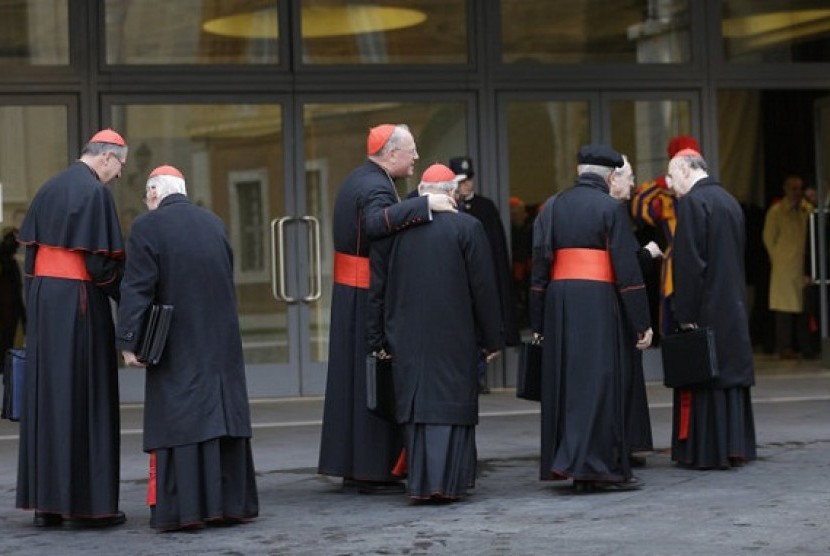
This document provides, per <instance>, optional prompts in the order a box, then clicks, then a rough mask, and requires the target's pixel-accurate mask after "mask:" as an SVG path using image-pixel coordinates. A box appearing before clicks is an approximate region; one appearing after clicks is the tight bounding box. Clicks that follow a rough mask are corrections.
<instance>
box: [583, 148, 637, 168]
mask: <svg viewBox="0 0 830 556" xmlns="http://www.w3.org/2000/svg"><path fill="white" fill-rule="evenodd" d="M577 160H578V162H579V164H591V165H593V166H605V167H606V168H622V166H623V164H625V163H624V162H623V158H622V155H620V153H618V152H617V151H615V150H614V149H612V148H611V147H607V146H605V145H582V146H581V147H580V148H579V155H578V156H577Z"/></svg>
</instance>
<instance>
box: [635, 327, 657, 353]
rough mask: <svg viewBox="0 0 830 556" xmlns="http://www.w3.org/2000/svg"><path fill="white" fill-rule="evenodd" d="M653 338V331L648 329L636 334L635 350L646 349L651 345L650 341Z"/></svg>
mask: <svg viewBox="0 0 830 556" xmlns="http://www.w3.org/2000/svg"><path fill="white" fill-rule="evenodd" d="M653 337H654V331H653V330H652V329H651V328H649V329H648V330H646V331H645V332H640V333H639V334H637V349H646V348H647V347H648V346H650V345H651V340H652V338H653Z"/></svg>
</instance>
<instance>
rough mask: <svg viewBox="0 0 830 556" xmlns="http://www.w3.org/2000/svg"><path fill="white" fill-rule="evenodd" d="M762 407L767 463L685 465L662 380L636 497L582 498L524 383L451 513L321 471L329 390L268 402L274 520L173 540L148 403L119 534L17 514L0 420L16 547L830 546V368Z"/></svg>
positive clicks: (790, 368) (418, 550)
mask: <svg viewBox="0 0 830 556" xmlns="http://www.w3.org/2000/svg"><path fill="white" fill-rule="evenodd" d="M758 371H759V372H758V385H757V387H756V388H755V389H754V393H753V397H754V402H755V403H754V409H755V417H756V427H757V430H758V443H759V456H760V458H759V460H758V461H756V462H754V463H752V464H750V465H748V466H746V467H744V468H742V469H737V470H729V471H689V470H684V469H678V468H676V467H675V466H673V465H672V464H671V462H670V461H669V457H668V454H667V447H668V446H669V434H670V422H669V420H670V396H669V391H667V390H666V389H664V388H663V387H662V386H661V385H660V384H659V383H650V384H649V400H650V407H651V416H652V425H653V429H654V437H655V443H656V446H657V448H658V450H657V451H656V452H655V453H654V454H650V455H649V456H648V466H647V467H646V468H645V469H643V470H642V471H641V472H639V474H638V475H639V476H640V477H641V478H642V479H643V480H644V481H645V482H646V486H645V488H643V489H642V490H640V491H636V492H626V493H598V494H588V495H576V494H574V493H573V492H572V490H571V489H570V487H569V486H568V484H567V483H562V484H558V483H542V482H539V481H537V480H536V476H537V467H538V449H539V438H538V435H539V415H538V405H537V404H534V403H531V402H526V401H522V400H518V399H516V398H515V397H514V395H513V391H512V390H502V391H496V392H494V393H493V394H491V395H489V396H483V397H482V398H481V414H482V417H481V424H480V426H479V428H478V446H479V457H480V468H481V473H480V477H479V480H478V483H477V488H476V489H475V491H474V494H473V495H472V496H470V497H469V498H468V499H466V500H464V501H462V502H459V503H456V504H453V505H449V506H413V505H411V504H409V502H408V501H407V500H406V499H405V498H404V497H403V496H388V495H387V496H366V495H359V494H356V493H352V492H344V491H343V490H342V489H341V488H340V485H339V482H338V481H334V480H329V479H327V478H325V477H320V476H318V475H316V474H315V465H316V461H317V450H318V442H319V433H320V425H319V421H320V417H321V409H322V401H321V400H320V399H313V400H312V399H303V400H270V401H259V402H256V403H254V405H253V415H254V422H255V427H256V429H255V438H254V455H255V458H256V465H257V470H258V485H259V492H260V505H261V516H260V518H259V519H258V520H257V521H255V522H253V523H250V524H247V525H242V526H238V527H232V528H211V529H206V530H203V531H200V532H196V533H167V534H158V533H155V532H154V531H153V530H151V529H150V528H149V527H148V525H147V517H148V511H147V509H146V507H145V506H144V504H143V501H144V494H145V489H146V484H147V483H146V457H145V456H144V454H142V453H141V451H140V446H141V431H140V424H141V407H140V406H125V407H124V408H123V410H122V414H123V429H124V431H123V442H122V470H123V471H122V482H121V500H122V508H123V509H124V511H125V512H126V513H127V518H128V521H127V523H126V524H125V525H124V526H121V527H118V528H115V529H111V530H104V531H72V530H58V531H44V530H39V529H35V528H33V527H32V526H31V514H30V513H28V512H22V511H20V510H16V509H14V490H15V473H16V468H17V461H16V456H17V437H16V433H17V430H16V425H14V424H12V423H8V422H5V421H4V422H2V423H0V553H2V554H24V555H35V554H38V555H39V554H49V555H61V556H62V555H73V554H85V555H89V554H95V555H97V554H106V555H109V554H117V555H123V556H129V555H149V554H194V555H195V554H228V555H237V554H245V555H247V554H257V555H258V554H275V555H276V554H287V555H295V554H296V555H341V554H342V555H347V554H355V555H357V554H378V555H397V554H400V555H416V554H463V555H466V554H475V555H507V554H511V555H513V554H518V555H535V554H578V555H583V554H584V555H605V554H608V555H612V554H613V555H629V554H630V555H633V554H638V555H649V554H659V555H676V554H679V555H682V554H702V555H729V554H830V372H828V371H826V370H824V369H820V368H818V367H817V366H816V365H815V364H811V363H806V362H792V363H791V362H787V363H780V362H778V361H777V360H773V359H767V358H760V359H759V360H758Z"/></svg>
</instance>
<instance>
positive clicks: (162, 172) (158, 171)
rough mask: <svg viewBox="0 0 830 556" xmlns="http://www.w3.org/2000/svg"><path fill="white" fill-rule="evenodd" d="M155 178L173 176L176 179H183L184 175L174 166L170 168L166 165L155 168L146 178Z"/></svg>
mask: <svg viewBox="0 0 830 556" xmlns="http://www.w3.org/2000/svg"><path fill="white" fill-rule="evenodd" d="M156 176H173V177H176V178H180V179H184V175H183V174H182V173H181V172H180V171H179V169H178V168H176V167H175V166H170V165H168V164H163V165H161V166H158V167H157V168H155V169H154V170H153V171H152V172H150V175H149V176H148V177H150V178H154V177H156Z"/></svg>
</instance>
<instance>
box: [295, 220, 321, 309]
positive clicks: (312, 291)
mask: <svg viewBox="0 0 830 556" xmlns="http://www.w3.org/2000/svg"><path fill="white" fill-rule="evenodd" d="M300 220H302V221H303V222H307V223H308V224H309V226H308V244H309V246H310V247H311V250H312V256H313V257H314V259H313V261H312V264H311V265H310V266H311V272H310V273H309V279H308V289H309V291H308V295H307V296H305V297H304V298H303V301H305V302H306V303H310V302H312V301H317V300H318V299H320V298H321V297H323V270H322V268H320V267H321V260H322V259H321V256H320V221H319V220H318V219H317V218H315V217H313V216H302V217H300Z"/></svg>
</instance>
